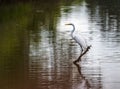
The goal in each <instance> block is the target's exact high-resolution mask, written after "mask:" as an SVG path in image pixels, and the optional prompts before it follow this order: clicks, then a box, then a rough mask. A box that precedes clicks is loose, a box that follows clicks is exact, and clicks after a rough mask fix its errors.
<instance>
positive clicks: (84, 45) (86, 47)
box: [65, 23, 91, 58]
mask: <svg viewBox="0 0 120 89" xmlns="http://www.w3.org/2000/svg"><path fill="white" fill-rule="evenodd" d="M65 25H71V26H73V30H72V31H71V36H72V38H73V39H74V40H75V41H76V43H78V44H79V45H80V47H81V55H80V57H82V56H83V55H84V54H85V53H86V52H87V51H88V50H89V49H90V47H91V46H90V45H88V44H87V41H86V39H85V38H84V37H83V36H82V35H80V34H76V33H75V26H74V24H72V23H69V24H65ZM80 57H79V58H80Z"/></svg>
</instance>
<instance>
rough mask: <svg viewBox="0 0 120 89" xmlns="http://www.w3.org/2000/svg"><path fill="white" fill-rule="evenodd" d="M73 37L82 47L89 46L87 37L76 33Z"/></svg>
mask: <svg viewBox="0 0 120 89" xmlns="http://www.w3.org/2000/svg"><path fill="white" fill-rule="evenodd" d="M73 39H74V40H75V41H76V42H77V43H78V44H79V45H80V46H81V47H82V48H87V41H86V39H85V38H84V37H83V36H82V35H79V34H74V36H73Z"/></svg>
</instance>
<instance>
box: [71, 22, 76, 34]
mask: <svg viewBox="0 0 120 89" xmlns="http://www.w3.org/2000/svg"><path fill="white" fill-rule="evenodd" d="M72 26H73V30H72V32H71V34H73V32H74V31H75V26H74V25H73V24H72Z"/></svg>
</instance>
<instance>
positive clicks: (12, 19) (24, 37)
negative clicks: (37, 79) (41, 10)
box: [0, 3, 31, 89]
mask: <svg viewBox="0 0 120 89" xmlns="http://www.w3.org/2000/svg"><path fill="white" fill-rule="evenodd" d="M0 11H1V14H0V87H1V88H2V89H16V88H17V89H20V88H21V89H22V87H24V86H22V85H23V84H24V83H22V82H24V81H23V80H24V77H23V75H24V65H25V64H24V62H25V59H26V60H27V58H28V50H29V49H28V47H29V46H28V34H27V26H28V23H29V14H30V13H31V6H30V5H29V4H22V3H18V4H10V5H2V6H0Z"/></svg>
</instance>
